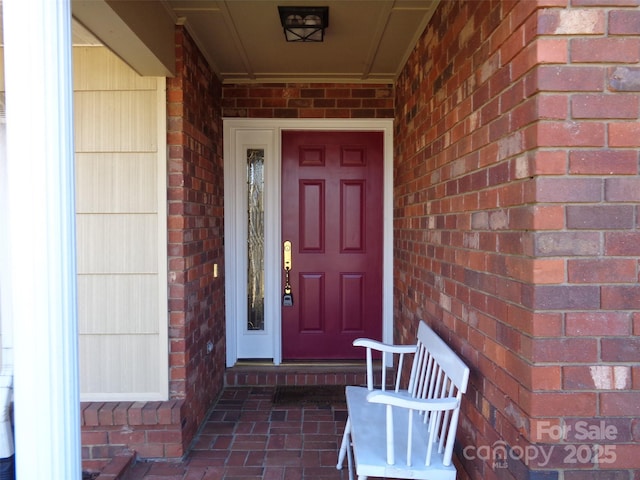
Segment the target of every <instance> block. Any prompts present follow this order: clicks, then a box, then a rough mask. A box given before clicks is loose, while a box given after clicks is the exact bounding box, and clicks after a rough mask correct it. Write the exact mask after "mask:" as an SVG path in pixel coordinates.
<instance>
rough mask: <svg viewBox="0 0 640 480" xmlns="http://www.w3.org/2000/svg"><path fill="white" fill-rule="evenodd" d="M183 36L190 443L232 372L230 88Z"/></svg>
mask: <svg viewBox="0 0 640 480" xmlns="http://www.w3.org/2000/svg"><path fill="white" fill-rule="evenodd" d="M176 40H177V42H176V43H177V46H176V48H177V50H176V76H175V77H174V78H170V79H168V80H167V102H168V105H167V108H168V133H167V137H168V147H169V166H168V179H169V187H168V198H169V206H168V222H169V232H168V235H169V236H168V242H169V245H168V249H169V250H168V254H169V322H170V327H169V341H170V357H169V363H170V395H171V398H184V400H185V406H186V408H185V412H186V413H187V415H186V417H185V418H184V419H183V421H185V425H184V430H183V438H182V442H183V446H184V447H185V448H186V447H187V446H188V444H189V442H190V441H191V439H192V438H193V435H194V434H195V432H196V429H197V428H198V426H199V425H200V423H201V422H202V421H203V420H204V418H205V415H206V413H207V410H208V409H209V408H210V407H211V405H212V403H213V401H214V400H215V398H216V397H217V395H218V394H219V392H220V390H221V388H222V386H223V377H224V365H225V332H224V274H223V272H224V267H223V265H224V250H223V248H224V238H223V233H224V219H223V197H224V175H223V158H222V119H221V115H220V114H221V98H222V92H221V84H220V82H219V80H218V79H217V77H216V76H215V74H214V73H213V72H212V70H211V69H210V67H209V66H208V64H207V62H206V60H205V59H204V57H203V56H202V54H201V53H200V52H199V50H198V49H197V47H196V45H195V43H194V42H193V40H192V39H191V38H190V36H189V35H188V34H187V33H186V31H185V30H184V28H182V27H178V29H177V34H176ZM216 263H217V264H218V266H219V267H218V272H219V276H218V277H217V278H214V276H213V272H214V264H216ZM207 342H212V344H213V346H214V348H213V352H212V353H210V354H207Z"/></svg>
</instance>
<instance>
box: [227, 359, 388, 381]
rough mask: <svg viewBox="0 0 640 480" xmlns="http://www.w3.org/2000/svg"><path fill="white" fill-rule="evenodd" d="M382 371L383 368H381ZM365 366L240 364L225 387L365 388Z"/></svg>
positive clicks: (228, 376) (232, 370) (355, 364)
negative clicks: (320, 386)
mask: <svg viewBox="0 0 640 480" xmlns="http://www.w3.org/2000/svg"><path fill="white" fill-rule="evenodd" d="M378 370H379V368H378ZM366 382H367V376H366V366H365V363H364V362H355V363H348V364H345V363H304V364H302V363H294V364H282V365H272V364H271V365H269V364H259V363H251V362H247V363H239V364H236V365H235V366H233V367H231V368H228V369H227V371H226V372H225V386H227V387H242V386H275V385H365V384H366Z"/></svg>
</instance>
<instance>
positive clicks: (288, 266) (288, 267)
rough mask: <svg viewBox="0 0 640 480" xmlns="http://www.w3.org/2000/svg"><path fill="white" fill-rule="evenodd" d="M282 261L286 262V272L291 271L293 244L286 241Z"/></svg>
mask: <svg viewBox="0 0 640 480" xmlns="http://www.w3.org/2000/svg"><path fill="white" fill-rule="evenodd" d="M282 259H283V261H284V265H283V268H284V269H285V271H290V270H291V242H290V241H289V240H286V241H285V242H284V244H283V252H282Z"/></svg>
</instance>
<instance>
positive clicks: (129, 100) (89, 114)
mask: <svg viewBox="0 0 640 480" xmlns="http://www.w3.org/2000/svg"><path fill="white" fill-rule="evenodd" d="M164 88H165V80H164V78H149V77H140V76H139V75H138V74H137V73H136V72H134V71H133V70H132V69H131V68H129V67H128V66H127V65H126V64H125V63H124V62H122V61H121V60H120V59H119V58H118V57H116V56H115V55H114V54H112V53H111V52H110V51H109V50H108V49H106V48H104V47H74V90H75V95H74V111H75V118H74V120H75V149H76V213H77V215H76V222H77V225H76V228H77V242H78V257H77V262H78V317H79V331H80V387H81V394H82V399H83V400H84V401H98V400H104V401H107V400H165V399H167V398H168V347H167V341H168V340H167V335H168V330H167V329H168V325H167V277H166V268H167V267H166V261H167V260H166V206H165V205H166V180H165V178H166V166H165V165H166V141H165V135H166V127H165V125H166V113H165V92H164Z"/></svg>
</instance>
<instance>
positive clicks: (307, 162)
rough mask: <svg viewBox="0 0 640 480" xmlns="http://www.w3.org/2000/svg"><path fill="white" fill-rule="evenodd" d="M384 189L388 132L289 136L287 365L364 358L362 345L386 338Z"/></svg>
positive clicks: (285, 167) (285, 143) (285, 142)
mask: <svg viewBox="0 0 640 480" xmlns="http://www.w3.org/2000/svg"><path fill="white" fill-rule="evenodd" d="M382 187H383V135H382V133H381V132H318V131H285V132H283V134H282V240H283V241H285V240H290V241H291V242H292V244H293V248H292V250H293V261H292V271H291V274H290V283H291V288H292V293H293V298H294V304H293V306H291V307H282V354H283V359H290V360H291V359H349V358H360V357H361V356H362V353H361V352H358V351H356V349H354V348H353V346H352V342H353V340H354V339H355V338H357V337H362V336H366V337H371V338H376V339H381V338H382V238H383V236H382V226H383V218H382V211H383V192H382V190H383V188H382ZM283 285H284V272H283Z"/></svg>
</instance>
